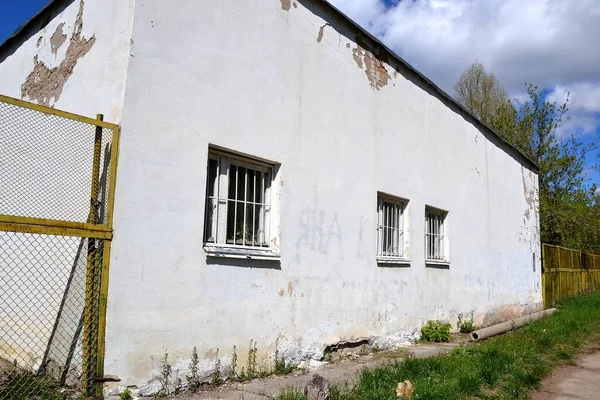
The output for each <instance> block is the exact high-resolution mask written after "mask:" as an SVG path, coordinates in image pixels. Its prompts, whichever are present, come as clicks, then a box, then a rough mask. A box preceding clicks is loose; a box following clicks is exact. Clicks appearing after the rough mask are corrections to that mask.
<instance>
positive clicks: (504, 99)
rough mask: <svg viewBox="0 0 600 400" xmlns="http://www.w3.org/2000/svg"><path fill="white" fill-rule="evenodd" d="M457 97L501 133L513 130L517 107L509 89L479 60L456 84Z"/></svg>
mask: <svg viewBox="0 0 600 400" xmlns="http://www.w3.org/2000/svg"><path fill="white" fill-rule="evenodd" d="M454 92H455V93H454V97H455V98H456V100H457V101H458V102H459V103H460V104H461V105H462V106H463V107H465V108H466V109H467V110H468V111H469V112H470V113H471V114H473V115H474V116H475V117H477V118H478V119H479V120H480V121H481V122H483V123H484V124H486V125H488V126H489V127H490V128H492V129H494V130H495V131H496V132H498V133H500V134H505V133H508V132H511V131H512V130H513V129H514V125H513V124H514V121H515V117H516V110H515V108H514V107H513V105H512V103H511V102H510V99H509V97H508V93H507V92H506V89H505V88H504V86H503V85H502V83H500V81H499V80H498V79H497V78H496V76H495V75H494V74H492V73H488V72H487V71H486V70H485V67H484V66H483V64H481V63H480V62H475V63H473V64H471V65H470V66H469V67H468V68H467V69H466V70H465V71H464V72H463V73H462V75H461V76H460V78H459V79H458V82H456V85H454Z"/></svg>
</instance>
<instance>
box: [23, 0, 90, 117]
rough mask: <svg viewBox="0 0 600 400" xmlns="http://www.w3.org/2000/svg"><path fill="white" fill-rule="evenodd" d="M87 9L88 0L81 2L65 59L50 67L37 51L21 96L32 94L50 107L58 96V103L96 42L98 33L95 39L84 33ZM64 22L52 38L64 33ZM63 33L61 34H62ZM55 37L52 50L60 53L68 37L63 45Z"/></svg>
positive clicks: (32, 99) (35, 99)
mask: <svg viewBox="0 0 600 400" xmlns="http://www.w3.org/2000/svg"><path fill="white" fill-rule="evenodd" d="M83 8H84V0H80V2H79V11H78V12H77V18H76V20H75V24H74V26H73V33H72V34H71V39H70V41H69V47H68V48H67V52H66V54H65V58H64V59H63V60H62V61H61V63H60V64H59V65H58V66H57V67H54V68H48V66H47V65H46V64H45V63H44V62H43V61H39V57H38V55H37V54H36V55H35V56H34V57H33V64H34V67H33V70H32V71H31V72H30V73H29V75H28V76H27V78H26V79H25V82H23V84H22V85H21V98H25V97H28V98H29V100H30V101H37V102H38V103H39V104H42V105H45V106H50V100H51V99H54V102H56V101H57V100H58V99H59V97H60V95H61V94H62V91H63V88H64V85H65V83H66V82H67V81H68V80H69V78H70V76H71V75H72V74H73V70H74V69H75V66H76V65H77V62H78V61H79V59H80V58H82V57H84V56H85V55H86V54H87V53H88V52H89V51H90V49H91V48H92V46H93V45H94V43H96V35H95V34H94V35H92V37H91V38H89V39H86V38H85V36H83V32H82V31H83ZM63 26H64V23H62V24H60V25H59V26H58V28H57V30H56V32H54V35H52V38H54V36H56V35H57V34H58V35H59V36H63V33H62V27H63ZM58 32H60V33H58ZM50 40H51V50H52V52H53V53H54V54H56V50H58V48H59V47H60V45H62V44H63V43H64V41H65V40H66V35H64V38H63V40H62V42H61V43H60V44H58V43H59V42H60V38H57V39H56V48H55V43H53V42H52V39H50Z"/></svg>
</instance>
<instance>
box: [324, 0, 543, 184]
mask: <svg viewBox="0 0 600 400" xmlns="http://www.w3.org/2000/svg"><path fill="white" fill-rule="evenodd" d="M321 2H322V3H323V4H324V5H325V6H326V7H328V8H329V9H330V10H331V11H333V12H334V13H335V14H337V16H338V17H340V18H342V19H344V20H347V21H348V22H349V23H350V24H351V25H352V26H354V28H356V29H358V30H359V31H360V32H361V34H363V35H364V36H366V37H367V38H369V39H370V40H371V41H373V42H374V43H375V44H376V45H377V46H381V48H383V49H384V50H385V51H386V52H387V53H388V54H389V56H391V57H392V58H393V59H394V60H395V61H397V62H398V63H400V64H401V65H402V66H403V67H405V68H406V69H407V70H409V71H410V72H412V73H413V74H415V75H416V76H417V77H418V78H419V79H421V80H422V81H423V82H424V83H425V84H426V85H428V86H429V87H431V89H433V90H434V92H436V93H437V94H438V95H439V96H440V97H441V98H442V99H444V100H446V101H448V102H450V103H453V104H454V105H455V106H456V107H457V108H458V110H459V111H460V113H461V114H462V116H463V117H465V118H466V119H468V120H471V121H472V122H473V124H474V125H475V126H477V127H478V128H480V129H482V130H484V131H486V132H488V133H489V134H491V135H492V136H494V137H495V138H496V139H498V140H499V141H500V142H501V143H502V144H504V145H505V146H507V147H508V149H504V150H505V151H506V152H507V153H508V152H509V151H510V150H512V151H514V152H515V155H516V156H517V157H518V158H520V159H521V161H522V162H523V163H524V164H525V165H526V166H528V167H529V168H530V169H531V170H532V171H533V172H535V173H538V172H539V170H540V168H539V166H538V165H537V164H536V163H535V161H533V160H532V159H530V158H529V157H527V156H526V155H525V154H524V153H523V152H522V151H521V150H519V149H517V148H516V147H515V146H513V145H512V144H510V143H508V142H507V141H506V140H504V138H503V137H502V136H501V135H500V134H499V133H497V132H496V131H494V130H493V129H492V128H490V127H489V126H487V125H486V124H484V123H483V122H481V121H480V120H479V119H478V118H477V117H475V116H474V115H473V114H471V112H469V111H468V110H467V109H465V108H464V107H463V106H462V105H461V104H460V103H459V102H457V101H456V100H455V99H454V98H453V97H452V96H450V95H449V94H448V93H446V92H445V91H443V90H442V89H441V88H440V87H439V86H437V85H436V84H435V83H433V82H432V81H431V80H429V78H427V77H426V76H425V75H423V74H422V73H420V72H419V71H418V70H416V69H415V68H414V67H413V66H412V65H410V64H409V63H408V62H407V61H405V60H404V59H403V58H402V57H400V56H399V55H398V54H396V53H395V52H394V51H393V50H392V49H390V48H389V47H387V46H386V45H385V44H383V42H381V41H380V40H379V39H377V38H376V37H375V36H373V35H371V34H370V33H369V32H368V31H367V30H365V29H364V28H363V27H361V26H360V25H358V24H357V23H356V22H354V21H353V20H352V18H350V17H348V16H347V15H346V14H344V13H343V12H342V11H340V10H339V9H338V8H337V7H335V6H334V5H332V4H331V3H330V2H329V0H321ZM507 150H508V151H507Z"/></svg>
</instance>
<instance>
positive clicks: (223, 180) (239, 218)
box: [204, 151, 272, 248]
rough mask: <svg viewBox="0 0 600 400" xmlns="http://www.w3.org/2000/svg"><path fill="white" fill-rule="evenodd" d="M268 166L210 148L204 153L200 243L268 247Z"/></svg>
mask: <svg viewBox="0 0 600 400" xmlns="http://www.w3.org/2000/svg"><path fill="white" fill-rule="evenodd" d="M271 179H272V167H271V166H270V165H268V164H263V163H260V162H257V161H254V160H252V159H246V158H243V157H239V156H237V155H230V154H227V153H221V152H216V151H211V152H210V153H209V156H208V174H207V182H206V215H205V219H204V242H205V244H211V245H225V246H227V245H229V246H236V247H250V248H257V247H258V248H268V247H269V245H270V242H271V239H270V229H269V228H270V220H269V218H270V211H271V206H270V188H271Z"/></svg>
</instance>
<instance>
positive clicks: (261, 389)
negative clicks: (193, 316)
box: [176, 341, 462, 400]
mask: <svg viewBox="0 0 600 400" xmlns="http://www.w3.org/2000/svg"><path fill="white" fill-rule="evenodd" d="M461 342H462V341H453V342H452V343H439V344H416V345H413V346H410V347H404V348H400V349H398V350H394V351H382V352H379V353H376V354H369V355H366V356H360V357H358V358H356V359H354V360H345V361H341V362H337V363H333V364H326V365H323V366H320V367H318V368H315V369H312V370H311V371H309V372H304V373H300V372H298V373H293V374H290V375H286V376H274V377H269V378H265V379H256V380H253V381H250V382H247V383H239V384H231V385H224V386H221V387H218V388H215V389H212V390H209V391H200V392H197V393H194V394H184V395H180V396H177V397H176V399H177V400H209V399H211V400H212V399H223V400H267V399H269V398H272V397H274V396H277V395H278V394H279V393H280V392H281V390H282V389H286V388H290V387H296V388H299V389H300V390H302V389H303V388H304V385H306V383H307V382H308V381H309V380H310V379H311V377H312V375H313V374H319V375H321V376H322V377H324V378H326V379H327V380H329V381H330V382H331V383H335V384H344V383H346V382H348V383H349V384H352V382H354V379H355V378H356V376H357V374H358V373H360V372H361V371H362V370H363V369H364V368H373V367H376V366H378V365H381V364H385V363H387V362H390V361H393V360H396V359H403V358H406V357H408V356H410V355H412V356H414V357H421V358H423V357H431V356H434V355H436V354H440V353H445V352H449V351H451V350H452V349H453V348H455V347H458V346H459V345H460V344H461Z"/></svg>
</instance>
